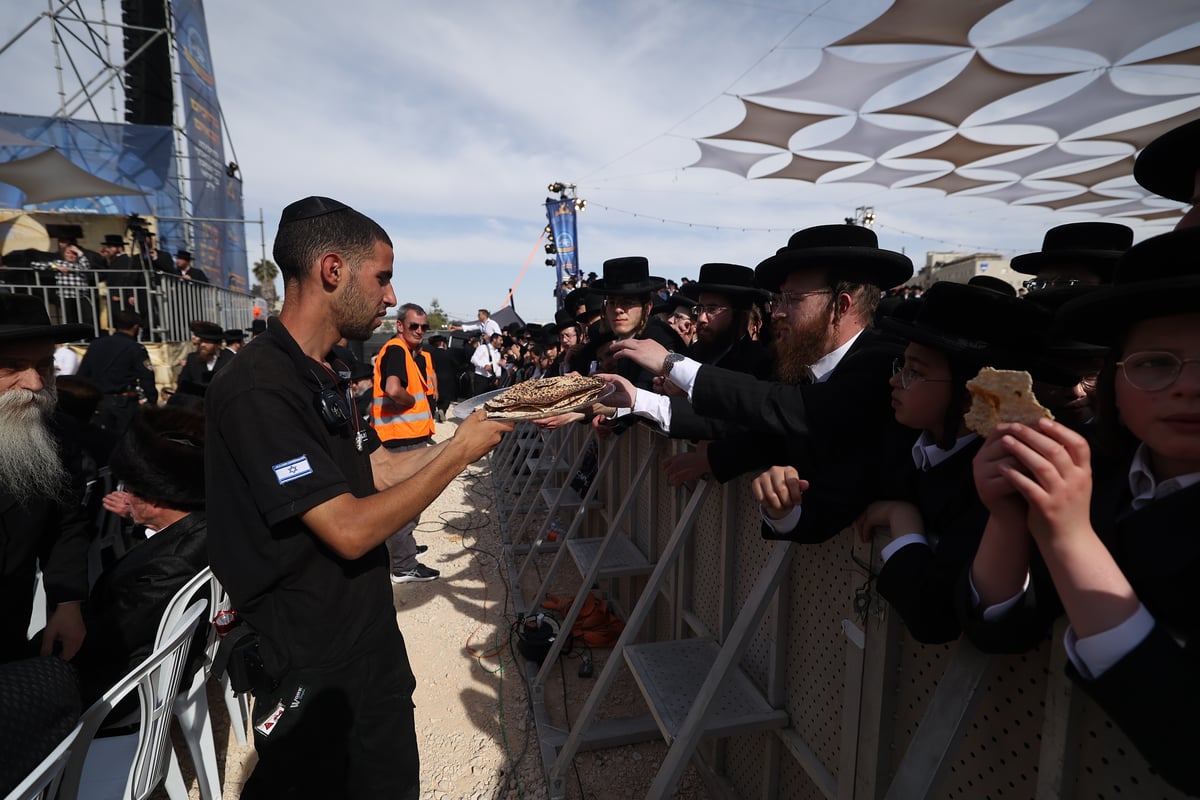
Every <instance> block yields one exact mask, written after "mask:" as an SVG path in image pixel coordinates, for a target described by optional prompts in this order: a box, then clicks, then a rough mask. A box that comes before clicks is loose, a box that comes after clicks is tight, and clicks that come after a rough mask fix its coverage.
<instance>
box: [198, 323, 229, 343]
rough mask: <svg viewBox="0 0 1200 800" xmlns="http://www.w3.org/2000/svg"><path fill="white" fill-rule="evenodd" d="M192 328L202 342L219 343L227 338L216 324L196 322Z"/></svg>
mask: <svg viewBox="0 0 1200 800" xmlns="http://www.w3.org/2000/svg"><path fill="white" fill-rule="evenodd" d="M191 328H192V333H193V334H194V335H195V336H196V338H198V339H199V340H200V341H202V342H219V341H221V340H223V339H224V338H225V331H223V330H221V326H220V325H218V324H217V323H215V322H202V321H195V322H193V323H192V324H191Z"/></svg>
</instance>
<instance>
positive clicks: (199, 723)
mask: <svg viewBox="0 0 1200 800" xmlns="http://www.w3.org/2000/svg"><path fill="white" fill-rule="evenodd" d="M205 584H207V586H208V602H209V608H211V609H214V612H213V616H216V613H217V612H220V611H223V610H227V609H228V608H229V595H227V594H226V593H225V590H224V588H223V587H222V586H221V582H220V581H218V580H217V578H216V576H214V575H213V574H212V569H210V568H208V567H205V568H204V569H203V570H201V571H200V572H199V573H198V574H197V575H196V577H194V578H192V579H191V580H190V581H188V582H187V583H186V584H185V585H184V586H183V587H181V588H180V589H179V591H178V592H176V593H175V597H173V598H172V599H171V602H170V604H168V605H167V608H166V609H165V610H164V611H163V618H162V622H160V623H159V628H158V637H157V639H156V644H159V643H161V642H162V639H163V637H164V636H165V634H166V632H167V631H168V630H170V629H171V627H172V626H173V625H174V624H175V623H176V622H177V620H178V617H179V615H180V614H182V613H183V609H184V607H185V606H186V604H187V602H188V601H189V600H191V599H192V598H193V597H194V596H195V595H196V594H197V593H199V592H202V591H203V590H204V586H205ZM219 644H220V639H219V638H218V636H217V631H216V628H215V627H214V626H211V625H210V626H209V629H208V636H207V638H206V639H205V647H204V662H203V665H202V669H200V670H197V671H196V674H195V675H194V676H193V677H192V680H191V682H190V683H188V681H187V680H186V678H185V680H184V686H183V688H181V689H180V692H179V695H178V696H177V697H176V698H175V718H176V719H177V720H179V727H180V729H181V730H182V732H183V738H184V740H185V741H186V742H187V746H188V751H189V752H190V753H191V756H192V764H193V765H194V766H195V769H196V783H197V784H198V785H199V788H200V797H201V798H202V800H221V773H220V771H219V767H218V764H217V746H216V739H215V737H214V735H213V727H212V717H211V716H210V714H209V710H208V693H207V691H206V690H205V686H206V684H207V682H208V678H209V677H210V676H211V674H212V665H213V660H214V659H215V658H216V655H217V646H218V645H219ZM220 685H221V690H222V692H223V693H224V696H225V708H226V709H227V710H228V712H229V720H230V724H231V725H232V726H233V732H234V735H235V736H236V737H237V741H238V744H241V745H244V744H246V726H247V723H248V721H249V719H250V704H249V702H248V698H247V697H246V696H245V695H244V694H243V695H237V694H235V693H234V691H233V689H232V688H231V687H230V685H229V676H228V675H224V674H223V675H221V676H220ZM171 758H172V759H176V760H177V759H178V757H177V756H176V755H175V753H174V752H172V754H171ZM167 788H168V793H169V792H170V787H169V786H168V787H167ZM171 800H187V794H186V793H185V794H184V795H183V796H181V797H176V796H175V795H173V794H172V795H171Z"/></svg>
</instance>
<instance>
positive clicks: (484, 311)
mask: <svg viewBox="0 0 1200 800" xmlns="http://www.w3.org/2000/svg"><path fill="white" fill-rule="evenodd" d="M477 313H479V314H483V315H484V316H485V317H489V318H490V317H491V316H492V312H490V311H488V310H487V309H486V308H481V309H479V311H478V312H477Z"/></svg>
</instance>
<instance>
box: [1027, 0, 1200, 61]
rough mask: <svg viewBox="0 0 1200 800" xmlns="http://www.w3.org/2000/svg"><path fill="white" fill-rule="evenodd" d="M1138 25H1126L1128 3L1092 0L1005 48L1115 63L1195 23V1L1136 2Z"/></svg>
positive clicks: (1143, 0) (1157, 0)
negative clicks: (1079, 53) (1060, 51)
mask: <svg viewBox="0 0 1200 800" xmlns="http://www.w3.org/2000/svg"><path fill="white" fill-rule="evenodd" d="M1135 9H1136V11H1135V13H1136V14H1137V25H1133V26H1131V25H1129V24H1128V19H1129V13H1130V0H1092V2H1090V3H1088V4H1087V5H1085V6H1084V7H1083V8H1081V9H1080V10H1079V11H1077V12H1075V13H1074V14H1071V15H1070V16H1068V17H1066V18H1065V19H1063V20H1060V21H1059V22H1057V23H1055V24H1053V25H1050V26H1048V27H1045V28H1042V29H1041V30H1038V31H1035V32H1033V33H1028V34H1025V35H1023V36H1019V37H1017V38H1015V39H1009V40H1008V41H1006V42H1005V43H1004V44H1006V45H1010V46H1012V45H1018V46H1020V45H1034V46H1038V45H1042V46H1052V47H1071V48H1078V49H1080V50H1091V51H1092V52H1094V53H1098V54H1100V55H1101V56H1103V57H1104V58H1106V59H1108V61H1109V63H1111V64H1116V63H1117V62H1119V61H1120V60H1121V59H1122V58H1124V57H1125V56H1127V55H1130V54H1131V53H1134V52H1135V51H1136V50H1138V49H1140V48H1141V47H1142V46H1143V45H1145V44H1148V43H1150V42H1153V41H1154V40H1155V39H1159V38H1161V37H1163V36H1165V35H1167V34H1169V33H1172V32H1174V31H1177V30H1179V29H1181V28H1184V27H1186V26H1188V25H1190V24H1192V23H1194V22H1196V0H1138V2H1137V3H1136V5H1135Z"/></svg>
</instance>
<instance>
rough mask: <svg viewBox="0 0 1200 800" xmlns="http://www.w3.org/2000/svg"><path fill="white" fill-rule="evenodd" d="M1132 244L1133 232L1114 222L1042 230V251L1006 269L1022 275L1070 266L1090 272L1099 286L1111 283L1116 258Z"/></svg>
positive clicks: (1024, 256)
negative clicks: (1044, 232) (1044, 231)
mask: <svg viewBox="0 0 1200 800" xmlns="http://www.w3.org/2000/svg"><path fill="white" fill-rule="evenodd" d="M1131 244H1133V230H1132V229H1131V228H1129V227H1128V226H1127V225H1118V224H1117V223H1115V222H1068V223H1067V224H1066V225H1058V226H1056V227H1054V228H1051V229H1050V230H1048V231H1046V235H1045V236H1044V237H1042V249H1041V250H1039V251H1038V252H1036V253H1024V254H1022V255H1019V256H1015V257H1014V258H1013V260H1012V261H1011V262H1009V266H1011V267H1012V268H1013V270H1014V271H1016V272H1020V273H1023V274H1025V275H1036V274H1038V273H1039V272H1041V271H1042V270H1044V269H1046V268H1047V267H1057V266H1067V265H1070V266H1074V267H1080V268H1082V269H1085V270H1087V271H1088V272H1091V273H1092V274H1094V275H1096V277H1098V278H1099V279H1100V282H1101V283H1109V282H1110V281H1111V280H1112V274H1113V269H1115V268H1116V266H1117V259H1119V258H1120V257H1121V254H1122V253H1124V252H1125V251H1126V250H1128V249H1129V246H1130V245H1131Z"/></svg>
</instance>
